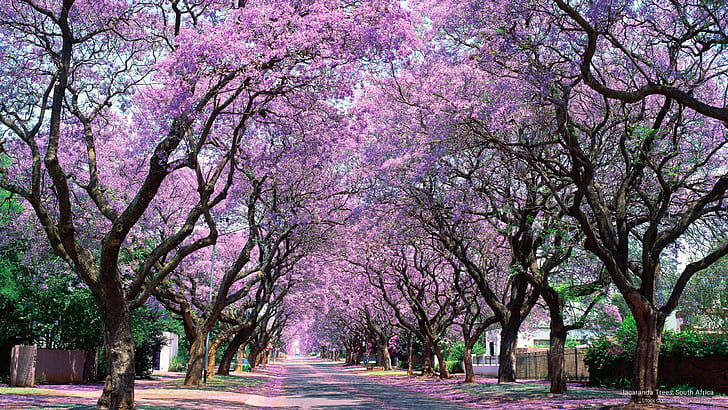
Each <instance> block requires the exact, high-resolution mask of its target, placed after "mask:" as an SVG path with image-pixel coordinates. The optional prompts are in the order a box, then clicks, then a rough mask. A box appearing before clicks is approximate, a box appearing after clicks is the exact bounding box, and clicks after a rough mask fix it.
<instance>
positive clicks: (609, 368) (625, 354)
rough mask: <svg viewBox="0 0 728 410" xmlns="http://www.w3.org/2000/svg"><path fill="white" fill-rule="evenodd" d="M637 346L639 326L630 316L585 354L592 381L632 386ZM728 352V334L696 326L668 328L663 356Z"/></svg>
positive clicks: (604, 384) (592, 345) (615, 386)
mask: <svg viewBox="0 0 728 410" xmlns="http://www.w3.org/2000/svg"><path fill="white" fill-rule="evenodd" d="M636 347H637V327H636V326H635V322H634V319H633V318H632V317H627V318H625V320H624V321H623V322H622V324H621V326H620V328H619V330H617V332H615V334H614V336H611V337H601V338H598V339H596V340H594V341H592V343H591V344H590V346H589V347H588V348H587V349H586V352H585V355H584V363H586V365H587V366H588V367H589V375H590V376H589V383H590V384H591V385H593V386H598V387H609V388H629V387H630V386H629V385H630V383H629V380H627V379H625V378H624V375H625V374H631V371H632V363H633V357H634V353H635V349H636ZM719 355H728V336H727V335H725V334H717V333H701V332H697V331H694V330H685V331H682V332H672V331H665V332H663V334H662V346H661V348H660V357H705V356H719Z"/></svg>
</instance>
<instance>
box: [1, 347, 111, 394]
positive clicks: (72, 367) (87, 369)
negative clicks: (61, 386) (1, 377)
mask: <svg viewBox="0 0 728 410" xmlns="http://www.w3.org/2000/svg"><path fill="white" fill-rule="evenodd" d="M96 361H97V354H96V350H51V349H37V348H36V346H14V347H13V351H12V355H11V366H10V378H11V385H13V386H33V385H35V384H36V383H85V382H89V381H94V380H95V378H96Z"/></svg>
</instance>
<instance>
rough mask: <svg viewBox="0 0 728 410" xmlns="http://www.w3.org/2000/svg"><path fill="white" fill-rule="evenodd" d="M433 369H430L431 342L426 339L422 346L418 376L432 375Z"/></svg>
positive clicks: (433, 373)
mask: <svg viewBox="0 0 728 410" xmlns="http://www.w3.org/2000/svg"><path fill="white" fill-rule="evenodd" d="M434 375H435V371H434V370H433V369H432V343H431V342H430V341H429V340H427V341H425V345H424V347H423V348H422V373H421V374H420V376H434Z"/></svg>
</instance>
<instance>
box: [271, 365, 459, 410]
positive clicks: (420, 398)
mask: <svg viewBox="0 0 728 410" xmlns="http://www.w3.org/2000/svg"><path fill="white" fill-rule="evenodd" d="M287 366H288V371H287V375H286V379H285V381H284V382H283V387H282V391H281V392H280V396H278V397H277V398H276V399H275V400H274V401H273V402H272V403H269V406H270V408H281V407H284V408H298V409H418V410H425V409H438V410H461V409H471V407H467V406H464V405H461V404H457V403H452V402H449V401H446V400H441V399H437V398H434V397H431V396H428V395H426V394H423V393H419V392H415V391H411V390H407V389H403V388H400V387H396V386H389V385H386V384H381V383H377V382H376V381H374V380H372V379H370V378H367V377H361V376H357V375H355V374H351V373H352V371H351V370H347V369H346V368H344V367H343V366H332V365H330V364H325V363H321V362H318V361H316V360H314V359H309V358H305V357H291V358H289V360H288V363H287ZM266 407H267V406H266Z"/></svg>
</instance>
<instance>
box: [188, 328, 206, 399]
mask: <svg viewBox="0 0 728 410" xmlns="http://www.w3.org/2000/svg"><path fill="white" fill-rule="evenodd" d="M204 369H205V332H202V331H198V332H197V337H196V338H194V339H193V340H192V345H191V346H190V361H189V362H188V363H187V373H186V374H185V382H184V385H185V386H199V385H201V384H202V372H203V370H204Z"/></svg>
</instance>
